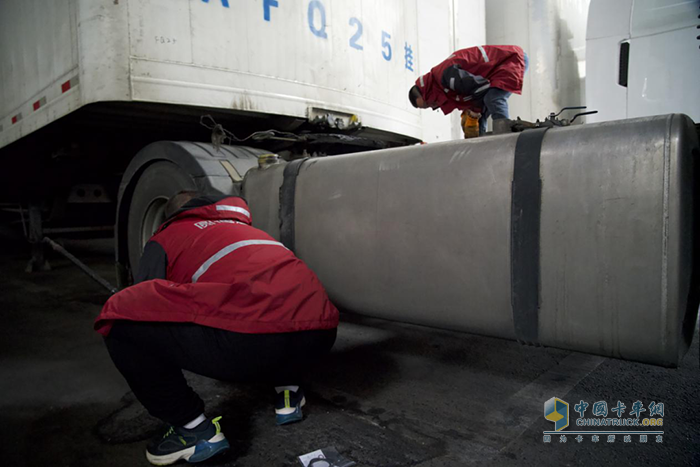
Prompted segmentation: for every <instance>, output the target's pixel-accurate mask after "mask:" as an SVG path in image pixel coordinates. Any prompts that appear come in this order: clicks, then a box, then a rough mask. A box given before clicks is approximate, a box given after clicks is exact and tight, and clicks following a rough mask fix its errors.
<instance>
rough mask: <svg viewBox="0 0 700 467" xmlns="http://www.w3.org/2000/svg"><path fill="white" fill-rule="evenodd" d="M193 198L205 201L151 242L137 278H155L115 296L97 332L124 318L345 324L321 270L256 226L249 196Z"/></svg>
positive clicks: (293, 326)
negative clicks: (340, 320) (316, 271)
mask: <svg viewBox="0 0 700 467" xmlns="http://www.w3.org/2000/svg"><path fill="white" fill-rule="evenodd" d="M193 201H194V202H195V203H194V204H195V205H196V204H199V205H200V206H199V207H194V208H190V209H185V210H181V211H180V212H179V213H178V214H177V215H176V216H175V217H174V218H172V219H171V220H170V221H168V222H166V223H165V224H163V225H162V226H161V227H160V229H159V230H158V232H156V234H155V235H154V236H153V237H152V238H151V240H150V241H149V243H148V244H147V246H146V248H145V250H144V256H143V258H142V260H141V264H140V266H139V274H138V276H137V281H138V280H141V279H151V280H146V281H144V282H140V283H137V284H136V285H133V286H131V287H128V288H126V289H124V290H122V291H120V292H119V293H117V294H115V295H114V296H112V297H111V298H110V299H109V300H108V301H107V303H106V304H105V306H104V308H103V309H102V312H101V313H100V315H99V316H98V318H97V319H96V321H95V329H96V330H97V332H99V333H100V334H103V335H105V336H106V335H107V334H108V333H109V331H110V329H111V327H112V323H113V321H114V320H118V319H124V320H131V321H169V322H188V323H197V324H201V325H204V326H210V327H213V328H219V329H225V330H228V331H234V332H241V333H251V334H253V333H259V334H265V333H281V332H294V331H306V330H315V329H332V328H335V327H337V326H338V310H337V309H336V308H335V307H334V306H333V304H332V303H331V302H330V301H329V299H328V296H327V295H326V292H325V290H324V288H323V286H322V285H321V283H320V282H319V280H318V278H317V277H316V275H315V274H314V273H313V272H312V271H311V270H310V269H309V268H308V267H307V266H306V265H305V264H304V263H303V262H302V261H301V260H300V259H298V258H297V257H296V256H294V254H293V253H292V252H291V251H289V250H288V249H287V248H285V247H284V246H283V245H282V244H281V243H279V242H277V241H275V240H274V239H273V238H272V237H270V236H269V235H267V234H266V233H265V232H263V231H261V230H258V229H255V228H253V227H251V226H250V223H251V218H250V213H249V209H248V206H247V204H246V202H245V201H244V200H243V199H241V198H237V197H227V198H224V199H221V200H219V201H214V200H213V199H209V200H207V199H206V198H198V199H197V200H193ZM193 201H190V203H188V204H187V205H186V206H185V207H186V208H187V207H188V206H190V205H192V203H193ZM207 201H209V202H207ZM154 277H161V278H156V279H153V278H154Z"/></svg>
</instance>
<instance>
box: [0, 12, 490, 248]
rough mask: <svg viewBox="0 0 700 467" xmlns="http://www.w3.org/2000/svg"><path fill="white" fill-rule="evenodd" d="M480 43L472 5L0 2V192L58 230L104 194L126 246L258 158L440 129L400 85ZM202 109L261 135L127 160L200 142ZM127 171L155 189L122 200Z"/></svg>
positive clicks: (128, 188)
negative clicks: (166, 143)
mask: <svg viewBox="0 0 700 467" xmlns="http://www.w3.org/2000/svg"><path fill="white" fill-rule="evenodd" d="M459 15H461V16H459ZM458 18H461V19H459V20H458ZM457 27H459V28H461V30H462V32H459V33H458V32H457V30H456V29H455V28H457ZM419 31H420V32H422V36H423V37H424V39H422V40H421V39H420V38H419ZM438 36H439V37H442V38H447V39H448V40H445V41H438V40H436V37H438ZM457 38H459V40H457ZM483 41H484V1H483V0H457V1H455V0H441V1H439V2H435V1H429V2H428V1H425V0H420V1H416V2H405V1H403V0H387V1H384V2H375V1H372V0H362V1H332V2H331V1H330V0H303V1H302V0H246V1H241V0H236V1H234V0H55V1H51V2H47V1H42V0H5V1H2V2H0V83H2V85H0V163H2V164H3V168H4V169H5V170H3V176H2V182H3V183H2V184H1V185H0V201H3V202H5V201H6V202H13V203H14V202H17V201H21V202H22V203H23V204H24V205H25V206H26V205H28V204H31V205H32V206H33V209H34V211H36V210H37V209H39V207H40V206H42V207H43V209H42V211H43V212H42V215H41V216H39V215H38V213H37V212H35V213H34V214H35V215H33V216H30V217H31V219H38V218H43V220H44V221H48V223H47V224H46V225H44V227H47V226H48V228H55V227H56V225H52V224H51V223H52V221H54V220H56V219H59V218H60V219H62V223H61V228H62V229H63V231H65V229H66V228H73V227H75V228H77V227H79V226H80V227H84V226H85V224H86V223H87V224H90V226H91V227H92V228H93V229H94V228H103V229H110V228H111V225H112V224H113V223H114V204H115V203H119V205H120V206H119V209H120V210H119V213H118V215H117V224H118V225H117V237H118V238H120V229H123V228H124V229H125V228H127V227H126V225H127V223H130V224H131V228H132V230H133V229H137V230H138V232H136V231H133V232H132V233H131V236H132V237H134V238H139V239H141V240H142V239H143V238H144V237H147V236H149V235H150V233H151V231H152V228H153V225H154V224H157V223H158V222H159V221H160V219H161V217H160V216H161V215H162V203H163V200H164V199H165V197H167V196H168V195H170V194H172V191H173V190H176V189H179V188H182V187H183V186H195V187H197V188H200V189H203V190H216V191H222V192H231V193H235V192H236V191H237V190H238V186H239V185H240V181H241V179H242V176H243V174H244V173H245V171H246V170H248V169H249V168H250V167H251V166H253V165H255V164H256V160H255V158H256V156H257V155H258V154H261V153H266V152H276V153H280V154H282V155H283V156H284V157H287V158H293V157H295V156H296V155H299V154H303V153H304V152H307V153H309V154H313V153H316V154H337V153H347V152H355V151H359V150H366V149H373V148H381V147H392V146H400V145H406V144H413V143H416V142H418V141H420V140H422V139H427V140H431V141H434V140H435V139H436V138H445V136H446V137H448V138H449V136H450V135H451V134H452V132H451V131H450V125H451V124H452V125H454V120H453V119H452V120H450V119H444V118H442V119H440V121H439V124H438V122H437V121H431V124H430V125H429V129H428V130H425V128H426V126H425V125H424V124H423V123H424V120H426V121H429V120H431V119H430V118H429V117H427V116H426V115H425V114H421V113H420V112H419V111H418V110H416V109H414V108H413V107H411V105H410V103H409V101H408V99H407V96H406V95H407V90H408V89H409V88H410V87H411V85H412V84H413V83H414V81H415V79H416V78H417V77H418V76H419V73H425V72H426V71H427V70H428V69H429V68H430V67H431V66H433V65H434V64H435V63H436V62H437V61H438V60H441V59H443V58H444V57H446V56H448V55H449V54H450V53H451V52H452V50H453V49H454V48H455V47H466V46H470V45H477V44H480V43H483ZM422 56H425V57H426V58H425V60H422ZM205 114H209V115H212V116H213V117H214V118H215V119H216V121H217V122H219V123H221V124H223V125H224V127H225V128H227V129H229V130H231V131H232V132H233V133H234V134H235V135H236V136H237V137H244V136H247V135H250V134H252V133H254V132H259V131H261V130H262V131H265V133H258V134H257V136H256V137H254V138H251V139H247V140H246V142H245V144H246V145H247V146H252V147H253V148H256V149H250V148H244V147H240V146H239V147H237V148H235V149H231V150H226V151H215V150H211V147H210V146H207V145H204V144H190V143H186V144H184V143H183V144H181V145H178V146H177V147H178V148H184V149H182V153H181V154H180V152H178V151H175V152H178V154H180V155H173V154H172V153H168V154H164V153H158V154H156V155H153V154H151V155H150V156H146V155H143V154H140V155H138V156H137V153H139V152H140V151H142V150H143V149H144V148H146V147H147V146H148V145H149V144H150V143H153V142H156V141H163V140H178V141H182V140H187V141H198V142H202V141H206V142H208V141H210V138H211V131H210V130H207V129H204V128H202V127H201V126H200V125H199V120H200V117H201V116H202V115H205ZM433 120H435V119H433ZM439 125H442V126H444V129H439V128H438V127H439ZM268 130H274V131H277V133H276V132H274V131H273V132H269V131H268ZM440 135H442V136H440ZM147 152H148V151H147ZM149 154H150V153H149ZM135 161H137V162H135ZM138 161H141V162H140V164H141V165H138V164H139V162H138ZM156 162H158V163H159V164H156ZM134 164H136V166H134ZM154 165H155V166H156V167H152V166H154ZM134 167H136V168H134ZM156 169H158V173H155V172H154V171H155V170H156ZM173 171H175V172H173ZM124 173H126V176H125V177H124V178H122V177H121V175H122V174H124ZM174 173H176V174H174ZM142 177H145V179H142ZM120 180H121V191H120ZM143 180H150V182H149V183H150V184H151V186H155V185H157V184H158V183H161V184H165V185H162V186H161V188H160V190H161V191H159V192H158V193H156V192H152V193H151V192H149V193H143V192H142V191H143V190H141V189H139V190H137V191H136V196H137V197H136V198H132V194H133V193H132V191H133V190H135V189H136V188H138V187H137V185H139V183H140V184H141V185H144V184H145V183H146V182H145V181H143ZM177 180H179V181H180V182H176V181H177ZM154 184H155V185H154ZM162 190H164V191H162ZM122 195H124V196H126V198H125V199H123V200H122V199H121V198H122ZM139 196H147V197H148V196H150V198H148V199H141V198H139ZM107 203H111V206H112V208H111V209H106V206H105V204H107ZM6 206H7V205H6ZM78 206H79V207H80V209H76V207H78ZM135 225H138V226H139V227H138V228H136V227H134V226H135ZM31 230H32V231H37V232H38V230H36V229H31ZM37 235H38V234H37ZM126 235H127V234H124V235H121V237H125V236H126ZM141 240H139V241H141ZM137 243H138V242H136V241H135V240H134V241H133V242H132V244H133V247H134V248H135V249H137V250H138V251H137V253H135V255H136V256H135V257H136V258H137V257H138V254H139V253H140V246H139V247H138V248H137V247H136V244H137ZM125 248H126V247H125Z"/></svg>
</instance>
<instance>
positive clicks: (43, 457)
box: [0, 238, 700, 467]
mask: <svg viewBox="0 0 700 467" xmlns="http://www.w3.org/2000/svg"><path fill="white" fill-rule="evenodd" d="M2 240H3V241H2V242H1V244H2V247H1V250H0V261H1V263H0V264H1V265H2V266H0V310H1V312H2V318H3V319H2V326H0V396H1V397H0V436H1V439H2V440H3V443H2V447H1V448H0V457H1V458H2V462H0V464H1V465H8V466H10V465H11V466H23V465H26V466H71V467H81V466H90V467H97V466H141V465H142V466H146V465H149V464H148V463H147V461H146V460H145V457H144V449H145V445H146V440H147V439H148V438H149V437H150V436H152V435H153V434H154V433H155V432H156V431H157V430H158V429H159V422H158V421H157V420H155V419H153V418H151V417H150V416H149V415H148V414H147V413H146V412H145V411H144V410H143V409H142V408H141V406H140V405H139V403H138V402H136V401H135V400H134V398H133V396H132V394H131V393H130V392H129V388H128V387H127V385H126V384H125V382H124V381H123V380H122V379H121V377H120V375H119V374H118V373H117V371H116V370H115V369H114V368H113V367H112V365H111V362H110V360H109V357H108V355H107V352H106V350H105V348H104V346H103V344H102V341H101V338H100V336H98V335H97V334H96V333H94V332H93V331H92V322H93V319H94V317H95V316H96V315H97V313H98V312H99V310H100V306H101V304H102V303H103V302H104V301H105V299H106V298H107V295H106V293H105V292H103V290H101V289H100V287H99V286H97V285H96V284H94V283H93V282H92V281H91V280H90V279H89V278H87V277H86V276H84V275H83V274H82V273H81V272H79V271H78V270H77V269H76V268H75V267H73V266H71V265H70V264H69V263H68V262H67V261H66V260H63V259H61V258H58V257H55V256H53V257H52V258H51V265H52V267H53V270H52V271H51V272H46V273H36V274H32V275H29V274H25V273H24V271H23V268H24V265H25V262H26V259H27V256H26V251H25V246H24V243H23V242H22V241H21V240H10V239H7V238H3V239H2ZM65 244H66V247H67V248H68V249H69V250H71V251H72V252H73V253H74V254H76V255H77V256H78V257H80V258H83V259H84V260H85V261H86V262H87V263H88V264H89V265H90V266H92V267H93V268H95V269H96V270H97V271H98V272H99V273H101V274H103V275H104V276H105V277H107V278H108V279H110V280H113V275H114V274H113V268H112V253H111V241H110V240H100V241H89V242H86V241H67V242H66V243H65ZM190 376H191V378H190V379H191V382H192V384H193V385H194V387H195V388H196V389H197V390H198V391H199V392H200V394H201V395H202V396H203V398H204V399H205V401H206V402H207V404H208V413H209V414H221V415H223V416H224V419H223V423H222V424H223V429H224V432H225V433H226V435H227V437H228V438H229V440H230V441H231V442H232V446H233V449H232V451H231V452H230V453H228V454H227V455H225V456H224V457H222V458H219V459H216V460H213V461H211V462H208V463H207V464H206V465H220V466H241V467H244V466H250V467H253V466H255V467H260V466H264V467H268V466H271V467H276V466H285V465H290V466H292V465H298V464H297V461H296V457H297V456H299V455H301V454H304V453H307V452H310V451H313V450H316V449H319V448H323V447H326V446H334V447H336V448H337V449H338V450H339V451H340V452H341V453H343V454H344V455H345V456H346V457H348V458H350V459H353V460H355V461H356V462H357V463H358V465H359V466H368V467H369V466H382V467H386V466H401V467H403V466H418V467H448V466H462V465H493V466H503V465H526V466H530V465H531V466H535V465H536V466H541V465H558V466H564V465H592V464H595V465H654V466H660V465H664V466H669V465H700V454H699V451H700V423H699V422H700V411H699V410H698V409H700V407H699V405H698V396H700V384H698V383H700V370H699V369H698V345H697V332H696V338H695V342H694V343H693V346H692V347H691V351H690V352H689V354H688V355H687V356H686V358H685V360H684V361H683V365H682V366H681V368H679V369H675V370H670V369H663V368H657V367H653V366H649V365H642V364H636V363H629V362H624V361H619V360H612V359H605V358H599V357H593V356H587V355H582V354H577V353H572V352H567V351H562V350H556V349H541V348H531V347H523V346H520V345H519V344H517V343H515V342H509V341H504V340H499V339H491V338H486V337H479V336H473V335H467V334H461V333H453V332H447V331H440V330H434V329H429V328H423V327H419V326H411V325H404V324H398V323H392V322H386V321H381V320H373V319H363V318H358V317H354V316H344V317H343V318H342V323H341V326H340V330H339V337H338V341H337V344H336V346H335V348H334V350H333V352H332V354H331V355H330V356H329V357H328V359H327V360H326V361H325V363H324V365H323V367H322V368H321V369H320V370H319V372H318V374H317V375H316V379H315V381H314V382H313V384H312V385H310V386H308V387H307V389H306V391H307V399H308V405H307V407H306V408H305V410H304V413H305V415H306V419H305V420H304V421H303V422H302V423H299V424H296V425H292V426H287V427H277V426H275V424H274V415H273V413H272V409H271V406H270V400H269V398H268V392H267V391H266V388H262V387H259V386H234V385H230V384H224V383H219V382H215V381H211V380H208V379H206V378H202V377H198V376H195V375H190ZM553 396H557V397H559V398H561V399H564V400H565V401H568V402H569V403H570V404H571V406H572V409H571V410H570V416H571V417H572V418H575V413H574V411H573V404H575V403H577V402H578V401H579V400H584V401H587V402H589V403H590V404H591V405H592V403H593V402H594V401H598V400H607V401H608V403H609V404H611V405H612V404H614V403H616V402H617V400H621V401H623V402H624V403H625V404H626V405H627V406H628V407H630V406H631V403H632V402H633V401H636V400H638V399H640V400H642V401H643V402H644V403H645V407H646V406H647V405H648V403H649V402H650V401H652V400H654V401H657V402H663V403H664V404H665V417H664V427H663V429H664V431H665V435H664V438H663V443H662V444H658V443H656V442H654V439H653V438H652V439H650V441H651V442H649V443H647V444H640V443H639V442H638V440H636V439H635V441H634V442H632V443H629V444H628V443H623V442H622V440H621V439H619V438H618V439H617V440H616V442H615V443H614V444H609V443H607V442H605V440H603V441H602V442H600V443H597V444H594V443H592V442H591V441H590V440H588V439H587V440H584V441H583V442H582V443H580V444H579V443H577V442H576V441H575V439H574V437H573V436H569V437H568V439H567V443H566V444H564V443H561V442H559V439H558V437H556V438H555V439H554V440H553V442H552V443H551V444H545V443H544V442H543V439H542V438H543V436H542V431H545V430H552V429H553V425H552V424H551V422H548V421H547V420H545V419H544V418H543V414H542V412H543V408H542V407H543V403H544V401H545V400H547V399H549V398H551V397H553ZM569 429H571V428H569Z"/></svg>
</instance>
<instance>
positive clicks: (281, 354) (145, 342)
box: [105, 321, 336, 426]
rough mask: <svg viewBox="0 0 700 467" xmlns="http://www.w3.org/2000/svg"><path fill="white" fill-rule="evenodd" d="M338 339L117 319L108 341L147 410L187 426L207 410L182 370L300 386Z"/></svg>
mask: <svg viewBox="0 0 700 467" xmlns="http://www.w3.org/2000/svg"><path fill="white" fill-rule="evenodd" d="M335 337H336V330H335V329H329V330H321V331H302V332H290V333H281V334H241V333H236V332H231V331H224V330H221V329H214V328H209V327H206V326H199V325H196V324H190V323H151V322H136V321H118V322H116V323H115V324H114V327H113V328H112V330H111V332H110V334H109V336H108V337H107V338H106V339H105V343H106V344H107V349H108V350H109V354H110V356H111V357H112V361H113V362H114V364H115V365H116V367H117V369H118V370H119V371H120V372H121V374H122V375H123V376H124V378H126V381H127V383H129V386H130V387H131V390H132V391H133V392H134V395H135V396H136V398H137V399H138V400H139V401H140V402H141V403H142V404H143V406H144V407H145V408H146V410H148V412H149V413H150V414H151V415H153V416H154V417H157V418H160V419H161V420H164V421H165V422H167V423H170V424H171V425H174V426H182V425H184V424H186V423H188V422H190V421H191V420H193V419H194V418H196V417H197V416H199V414H201V413H202V412H203V411H204V402H203V401H202V399H201V398H200V397H199V396H198V395H197V393H195V392H194V391H193V390H192V388H191V387H189V385H188V384H187V381H186V380H185V377H184V376H183V374H182V370H188V371H191V372H193V373H197V374H199V375H203V376H207V377H209V378H214V379H217V380H221V381H232V382H250V383H253V382H257V383H269V384H271V385H274V386H285V385H297V384H299V382H300V379H301V378H302V376H303V374H304V373H305V372H306V371H307V370H308V369H309V367H310V366H311V365H312V364H313V363H315V362H316V361H317V360H318V359H319V358H320V357H322V356H323V355H325V354H326V353H328V351H329V350H330V349H331V347H332V346H333V343H334V342H335Z"/></svg>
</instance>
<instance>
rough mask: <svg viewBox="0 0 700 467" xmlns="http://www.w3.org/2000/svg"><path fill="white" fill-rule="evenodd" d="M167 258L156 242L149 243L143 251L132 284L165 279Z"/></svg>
mask: <svg viewBox="0 0 700 467" xmlns="http://www.w3.org/2000/svg"><path fill="white" fill-rule="evenodd" d="M167 275H168V256H167V255H166V254H165V250H164V249H163V247H162V246H161V245H160V243H158V242H154V241H152V240H151V241H149V242H148V243H146V247H145V248H144V249H143V255H142V256H141V261H140V262H139V270H138V272H137V273H136V277H134V284H138V283H139V282H143V281H149V280H151V279H167Z"/></svg>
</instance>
